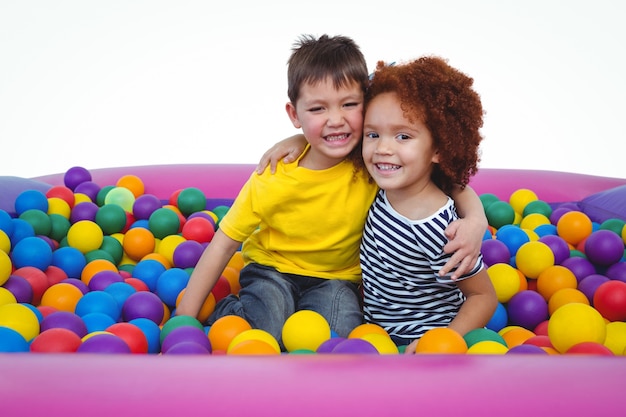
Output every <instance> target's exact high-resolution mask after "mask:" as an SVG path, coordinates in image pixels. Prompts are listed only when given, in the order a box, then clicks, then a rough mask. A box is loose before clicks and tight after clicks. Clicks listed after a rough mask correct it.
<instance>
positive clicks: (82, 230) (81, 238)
mask: <svg viewBox="0 0 626 417" xmlns="http://www.w3.org/2000/svg"><path fill="white" fill-rule="evenodd" d="M103 240H104V233H103V232H102V229H101V228H100V226H98V224H97V223H95V222H92V221H90V220H81V221H78V222H76V223H74V224H73V225H71V226H70V228H69V230H68V231H67V244H68V245H69V246H71V247H73V248H76V249H78V250H79V251H81V252H82V253H87V252H91V251H92V250H96V249H99V248H100V246H102V242H103Z"/></svg>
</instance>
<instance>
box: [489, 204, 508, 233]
mask: <svg viewBox="0 0 626 417" xmlns="http://www.w3.org/2000/svg"><path fill="white" fill-rule="evenodd" d="M485 215H486V216H487V222H488V223H489V225H490V226H493V227H495V228H496V229H500V228H501V227H502V226H505V225H510V224H513V222H514V221H515V210H514V209H513V207H512V206H511V205H510V204H509V203H507V202H506V201H501V200H499V201H494V202H493V203H491V204H490V205H489V206H488V207H487V208H486V209H485Z"/></svg>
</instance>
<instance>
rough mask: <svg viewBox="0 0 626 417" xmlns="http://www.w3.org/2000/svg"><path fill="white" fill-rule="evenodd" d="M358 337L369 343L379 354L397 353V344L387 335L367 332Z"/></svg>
mask: <svg viewBox="0 0 626 417" xmlns="http://www.w3.org/2000/svg"><path fill="white" fill-rule="evenodd" d="M360 339H363V340H365V341H367V342H369V343H371V344H372V345H373V346H374V347H375V348H376V350H377V351H378V353H379V354H381V355H396V354H398V353H399V349H398V346H396V344H395V343H394V342H393V340H392V339H391V337H389V336H388V335H382V334H377V333H368V334H364V335H363V336H361V337H360Z"/></svg>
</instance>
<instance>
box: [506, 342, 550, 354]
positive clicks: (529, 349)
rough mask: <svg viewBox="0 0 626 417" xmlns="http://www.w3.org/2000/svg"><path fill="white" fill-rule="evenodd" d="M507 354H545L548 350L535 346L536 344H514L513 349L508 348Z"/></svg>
mask: <svg viewBox="0 0 626 417" xmlns="http://www.w3.org/2000/svg"><path fill="white" fill-rule="evenodd" d="M506 353H507V354H509V353H511V354H513V353H525V354H529V353H530V354H543V355H547V354H548V352H546V351H545V350H543V349H541V348H540V347H539V346H535V345H525V344H523V343H522V344H521V345H517V346H513V347H512V348H511V349H509V350H507V352H506Z"/></svg>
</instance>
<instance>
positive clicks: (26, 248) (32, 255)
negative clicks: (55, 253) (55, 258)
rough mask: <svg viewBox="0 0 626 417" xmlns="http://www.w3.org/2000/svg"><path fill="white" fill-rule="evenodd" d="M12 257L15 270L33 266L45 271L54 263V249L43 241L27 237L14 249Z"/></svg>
mask: <svg viewBox="0 0 626 417" xmlns="http://www.w3.org/2000/svg"><path fill="white" fill-rule="evenodd" d="M11 257H12V260H13V266H14V267H15V268H22V267H25V266H31V267H34V268H37V269H41V270H42V271H43V270H44V269H46V268H47V267H48V266H50V264H51V263H52V248H51V247H50V245H48V243H46V241H44V240H43V239H40V238H38V237H26V238H24V239H22V240H20V241H19V242H17V244H16V245H15V246H14V247H13V251H12V254H11Z"/></svg>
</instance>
